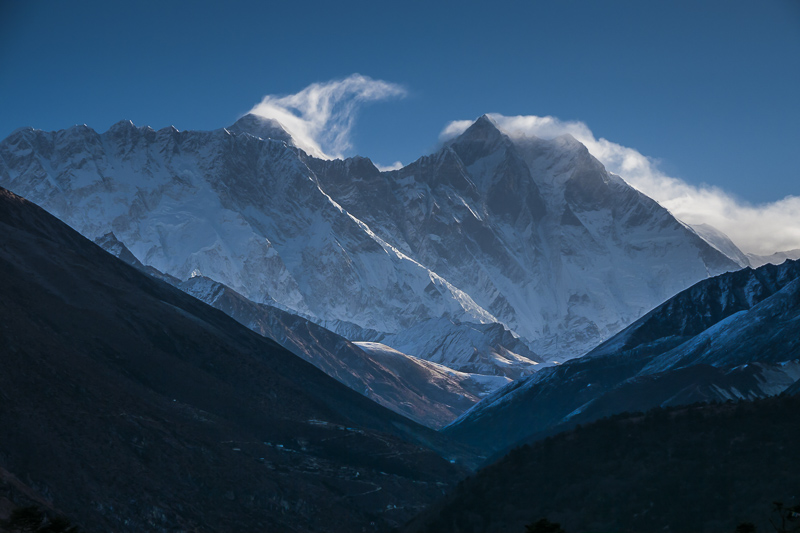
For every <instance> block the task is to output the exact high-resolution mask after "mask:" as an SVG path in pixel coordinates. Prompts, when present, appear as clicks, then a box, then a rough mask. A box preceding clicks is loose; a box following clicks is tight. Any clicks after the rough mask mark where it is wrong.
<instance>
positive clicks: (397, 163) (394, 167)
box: [375, 161, 403, 172]
mask: <svg viewBox="0 0 800 533" xmlns="http://www.w3.org/2000/svg"><path fill="white" fill-rule="evenodd" d="M375 167H376V168H377V169H378V170H380V171H381V172H386V171H387V170H398V169H401V168H403V163H401V162H400V161H395V162H394V163H392V164H391V165H381V164H378V163H375Z"/></svg>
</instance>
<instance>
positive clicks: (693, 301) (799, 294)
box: [444, 261, 800, 451]
mask: <svg viewBox="0 0 800 533" xmlns="http://www.w3.org/2000/svg"><path fill="white" fill-rule="evenodd" d="M798 379H800V261H786V262H785V263H783V264H782V265H779V266H776V265H771V264H770V265H765V266H762V267H760V268H758V269H756V270H753V269H751V268H745V269H743V270H740V271H737V272H730V273H726V274H723V275H720V276H717V277H715V278H712V279H708V280H704V281H701V282H699V283H697V284H696V285H694V286H692V287H691V288H689V289H687V290H685V291H682V292H681V293H679V294H677V295H675V296H674V297H673V298H670V299H669V300H668V301H666V302H665V303H664V304H662V305H660V306H658V307H657V308H655V309H654V310H653V311H651V312H650V313H648V314H647V315H645V316H644V317H642V318H641V319H639V320H637V321H636V322H635V323H633V324H632V325H630V326H629V327H628V328H626V329H625V330H623V331H621V332H620V333H618V334H617V335H615V336H614V337H612V338H611V339H609V340H607V341H606V342H604V343H603V344H601V345H600V346H598V347H597V348H595V349H594V350H592V351H591V352H589V353H588V354H586V355H585V356H583V357H581V358H579V359H576V360H573V361H568V362H566V363H564V364H563V365H561V366H558V367H553V368H546V369H544V370H542V371H540V372H538V373H536V374H534V375H533V376H531V377H529V378H526V379H523V380H519V381H516V382H514V383H511V384H509V385H508V386H506V387H504V388H503V389H500V390H498V391H496V392H495V393H494V394H492V395H491V396H489V397H488V398H486V399H485V400H483V401H482V402H480V403H479V404H477V405H476V406H475V407H473V408H472V409H471V410H470V411H468V412H467V413H465V414H464V415H462V416H461V417H460V418H459V419H458V420H456V421H455V422H454V423H453V424H451V425H450V426H448V427H447V428H445V429H444V432H445V433H448V434H450V435H451V436H454V437H456V438H460V439H463V440H464V441H466V442H470V443H471V444H473V445H475V446H478V447H483V448H484V449H486V450H489V451H497V450H501V449H504V448H507V447H510V446H513V445H514V444H515V443H518V442H520V441H523V440H525V439H527V438H531V437H532V436H534V435H542V434H545V433H547V432H553V431H555V430H556V429H559V428H560V429H563V428H565V427H568V426H569V425H574V424H576V423H584V422H588V421H591V420H596V419H598V418H601V417H603V416H607V415H611V414H615V413H620V412H623V411H640V410H646V409H648V408H652V407H656V406H667V405H681V404H688V403H693V402H698V401H710V400H721V401H725V400H729V399H754V398H759V397H765V396H771V395H775V394H779V393H780V392H782V391H784V390H787V389H789V388H790V387H792V386H794V384H795V383H796V382H797V380H798ZM795 388H796V387H795Z"/></svg>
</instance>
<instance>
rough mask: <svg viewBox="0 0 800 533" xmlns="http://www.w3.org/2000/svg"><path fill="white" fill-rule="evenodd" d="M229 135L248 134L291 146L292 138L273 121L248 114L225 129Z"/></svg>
mask: <svg viewBox="0 0 800 533" xmlns="http://www.w3.org/2000/svg"><path fill="white" fill-rule="evenodd" d="M226 129H227V130H228V131H229V132H231V133H249V134H250V135H252V136H254V137H260V138H262V139H276V140H279V141H286V142H288V143H292V144H293V139H292V136H291V135H290V134H289V132H288V131H286V128H284V127H283V125H281V123H280V122H278V121H277V120H275V119H272V118H266V117H261V116H258V115H254V114H252V113H248V114H246V115H245V116H243V117H242V118H240V119H239V120H237V121H236V122H234V123H233V125H231V126H229V127H228V128H226Z"/></svg>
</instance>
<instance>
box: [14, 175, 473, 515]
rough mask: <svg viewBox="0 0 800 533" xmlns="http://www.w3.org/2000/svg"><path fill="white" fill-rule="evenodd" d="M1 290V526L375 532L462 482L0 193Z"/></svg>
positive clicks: (305, 373)
mask: <svg viewBox="0 0 800 533" xmlns="http://www.w3.org/2000/svg"><path fill="white" fill-rule="evenodd" d="M0 295H1V297H0V357H1V358H2V361H0V428H2V430H0V519H5V518H7V517H8V515H9V513H10V512H11V511H12V510H13V509H14V508H15V507H17V508H18V507H21V506H27V505H35V506H37V507H39V508H41V509H45V510H47V511H48V512H53V513H56V514H63V515H66V516H68V517H69V518H70V519H71V520H72V521H73V522H74V523H76V524H77V525H79V526H80V527H81V528H82V529H84V530H89V531H201V530H202V531H208V530H215V531H311V530H314V531H343V530H344V531H362V530H366V531H371V530H386V529H388V528H389V527H391V526H392V525H394V524H398V523H402V522H403V521H405V520H407V519H408V518H409V517H411V516H412V515H413V514H414V513H415V512H417V511H418V510H419V509H420V508H421V507H422V505H423V504H425V503H427V502H428V501H430V500H431V499H434V498H436V497H439V496H441V495H442V493H443V489H444V488H446V487H447V486H448V485H449V484H452V483H454V482H455V480H457V479H458V478H459V477H460V476H461V475H462V470H461V469H460V468H459V467H457V466H454V465H452V464H450V462H449V461H448V460H445V459H443V458H442V457H441V456H440V455H448V454H450V453H455V454H456V455H457V452H455V451H453V449H452V448H450V447H449V444H448V443H447V441H446V440H445V439H444V438H443V437H442V436H440V435H439V434H437V433H436V432H434V431H431V430H428V429H427V428H424V427H422V426H420V425H418V424H416V423H413V422H411V421H409V420H407V419H405V418H403V417H402V416H399V415H397V414H395V413H393V412H391V411H389V410H387V409H385V408H383V407H380V406H378V405H377V404H375V403H374V402H372V401H370V400H368V399H366V398H364V397H363V396H361V395H359V394H357V393H355V392H354V391H352V390H350V389H348V388H347V387H345V386H343V385H341V384H340V383H338V382H336V381H335V380H333V379H332V378H330V377H328V376H326V375H325V374H323V373H322V372H320V371H319V370H317V369H316V368H314V367H313V366H311V365H310V364H308V363H306V362H305V361H302V360H301V359H300V358H298V357H296V356H294V355H292V354H291V353H289V352H288V351H286V350H285V349H283V348H281V347H280V346H278V345H277V344H276V343H274V342H272V341H270V340H268V339H265V338H263V337H261V336H260V335H257V334H256V333H254V332H252V331H250V330H248V329H247V328H245V327H244V326H242V325H240V324H238V323H237V322H235V321H234V320H233V319H231V318H229V317H228V316H226V315H225V314H224V313H222V312H220V311H217V310H215V309H213V308H211V307H210V306H208V305H206V304H203V303H202V302H200V301H198V300H196V299H194V298H192V297H191V296H188V295H186V294H184V293H182V292H181V291H179V290H177V289H175V288H173V287H170V286H169V285H167V284H166V283H163V282H161V281H159V280H156V279H153V278H151V277H149V276H146V275H144V274H142V273H141V272H138V271H137V270H136V269H134V268H132V267H131V266H129V265H126V264H124V263H122V262H121V261H119V260H117V259H116V258H113V257H112V256H110V255H109V254H107V253H106V252H104V251H102V250H101V249H100V248H99V247H98V246H96V245H94V244H92V243H91V242H89V241H88V240H86V239H84V238H83V237H81V236H80V235H79V234H77V233H76V232H74V231H72V230H71V229H70V228H69V227H67V226H66V225H65V224H63V223H61V222H59V221H58V220H56V219H55V218H54V217H51V216H50V215H48V214H47V213H46V212H44V211H43V210H41V209H39V208H37V207H36V206H35V205H33V204H31V203H29V202H27V201H25V200H23V199H21V198H19V197H17V196H15V195H13V194H11V193H9V192H8V191H5V190H3V189H0ZM431 449H435V450H436V451H437V452H438V454H437V453H434V452H433V451H431ZM448 457H450V456H449V455H448ZM459 461H460V459H459Z"/></svg>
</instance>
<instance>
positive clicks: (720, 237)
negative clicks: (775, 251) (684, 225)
mask: <svg viewBox="0 0 800 533" xmlns="http://www.w3.org/2000/svg"><path fill="white" fill-rule="evenodd" d="M689 227H691V228H692V230H693V231H694V232H695V233H697V234H698V235H699V236H700V237H702V238H703V240H705V241H706V242H707V243H709V244H710V245H711V246H713V247H714V248H716V249H717V250H719V251H720V252H722V253H723V254H725V255H726V256H728V257H729V258H730V259H731V260H732V261H733V262H735V263H736V264H737V265H739V266H740V267H746V266H751V267H760V266H761V264H759V265H753V264H751V263H752V262H751V261H750V258H749V254H745V253H744V252H742V251H741V250H740V249H739V248H738V247H737V246H736V245H735V244H733V241H732V240H731V239H730V237H728V236H727V235H725V234H724V233H722V232H721V231H720V230H718V229H717V228H715V227H714V226H712V225H710V224H692V225H690V226H689ZM767 262H768V261H765V263H767ZM762 264H764V263H762Z"/></svg>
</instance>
